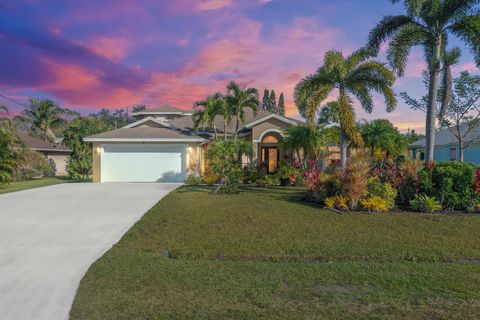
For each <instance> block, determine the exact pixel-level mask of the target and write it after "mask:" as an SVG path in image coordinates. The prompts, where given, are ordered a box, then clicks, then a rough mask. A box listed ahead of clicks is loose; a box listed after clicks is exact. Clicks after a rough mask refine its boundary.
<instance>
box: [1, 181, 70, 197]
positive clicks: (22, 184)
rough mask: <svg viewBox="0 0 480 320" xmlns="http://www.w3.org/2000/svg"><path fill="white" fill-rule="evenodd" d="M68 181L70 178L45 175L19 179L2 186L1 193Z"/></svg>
mask: <svg viewBox="0 0 480 320" xmlns="http://www.w3.org/2000/svg"><path fill="white" fill-rule="evenodd" d="M68 181H69V180H67V179H66V178H64V177H43V178H40V179H35V180H25V181H18V182H13V183H10V184H9V185H7V186H4V187H0V194H2V193H9V192H15V191H21V190H27V189H33V188H40V187H46V186H51V185H54V184H59V183H65V182H68Z"/></svg>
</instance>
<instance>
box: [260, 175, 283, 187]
mask: <svg viewBox="0 0 480 320" xmlns="http://www.w3.org/2000/svg"><path fill="white" fill-rule="evenodd" d="M256 183H257V184H258V185H259V186H262V187H263V186H278V185H279V184H280V180H279V179H278V178H277V177H275V176H271V175H264V176H263V177H261V178H259V179H258V180H257V181H256Z"/></svg>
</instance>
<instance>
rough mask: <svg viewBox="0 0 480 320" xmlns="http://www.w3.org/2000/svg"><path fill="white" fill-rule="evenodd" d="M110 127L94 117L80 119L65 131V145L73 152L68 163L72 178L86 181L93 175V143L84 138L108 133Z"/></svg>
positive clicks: (71, 123)
mask: <svg viewBox="0 0 480 320" xmlns="http://www.w3.org/2000/svg"><path fill="white" fill-rule="evenodd" d="M109 129H110V127H109V126H108V125H107V124H105V123H104V122H102V121H101V120H100V119H97V118H94V117H86V118H78V119H75V120H73V121H72V122H70V123H69V125H68V127H67V128H66V129H65V131H64V133H63V134H64V143H65V144H66V145H67V146H68V147H69V148H70V149H71V150H72V153H71V154H70V158H69V160H68V163H67V172H68V174H69V176H70V177H71V178H74V179H79V178H82V179H85V178H88V177H89V176H90V175H91V174H92V158H93V153H92V152H93V151H92V147H93V146H92V143H89V142H84V141H83V138H85V137H88V136H91V135H94V134H97V133H101V132H104V131H108V130H109Z"/></svg>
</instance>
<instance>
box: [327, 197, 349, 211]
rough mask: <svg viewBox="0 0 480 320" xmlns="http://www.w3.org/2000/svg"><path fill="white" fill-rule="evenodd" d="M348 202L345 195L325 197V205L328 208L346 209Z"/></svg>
mask: <svg viewBox="0 0 480 320" xmlns="http://www.w3.org/2000/svg"><path fill="white" fill-rule="evenodd" d="M348 202H349V199H348V197H347V196H343V195H336V196H332V197H328V198H326V199H325V207H326V208H328V209H339V210H348V209H349V206H348Z"/></svg>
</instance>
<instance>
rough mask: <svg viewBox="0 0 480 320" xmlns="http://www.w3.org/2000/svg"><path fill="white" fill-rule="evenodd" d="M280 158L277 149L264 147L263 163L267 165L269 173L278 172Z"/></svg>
mask: <svg viewBox="0 0 480 320" xmlns="http://www.w3.org/2000/svg"><path fill="white" fill-rule="evenodd" d="M279 156H280V153H279V152H278V148H277V147H262V158H263V159H262V162H263V163H265V165H266V167H267V170H268V173H275V172H276V171H277V169H278V160H279Z"/></svg>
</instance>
